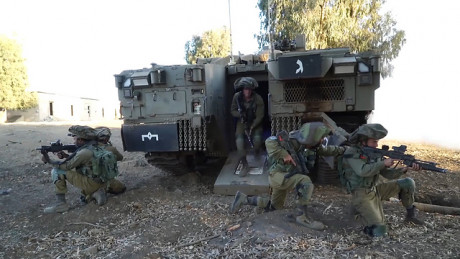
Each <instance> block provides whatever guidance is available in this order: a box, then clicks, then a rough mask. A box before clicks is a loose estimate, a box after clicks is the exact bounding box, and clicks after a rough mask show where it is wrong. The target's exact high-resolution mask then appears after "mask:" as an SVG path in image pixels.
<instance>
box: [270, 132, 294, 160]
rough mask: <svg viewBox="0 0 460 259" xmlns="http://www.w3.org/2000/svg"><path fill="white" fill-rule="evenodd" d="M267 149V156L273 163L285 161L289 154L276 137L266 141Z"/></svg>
mask: <svg viewBox="0 0 460 259" xmlns="http://www.w3.org/2000/svg"><path fill="white" fill-rule="evenodd" d="M265 147H266V148H267V154H268V156H269V157H271V158H272V159H273V161H278V160H280V159H281V160H283V159H284V158H285V157H286V156H287V155H289V153H288V152H287V151H286V150H285V149H284V148H283V147H282V146H281V145H280V143H279V142H278V140H277V139H276V137H275V136H271V137H269V138H268V139H267V140H265Z"/></svg>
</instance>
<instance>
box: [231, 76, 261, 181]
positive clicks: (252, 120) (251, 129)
mask: <svg viewBox="0 0 460 259" xmlns="http://www.w3.org/2000/svg"><path fill="white" fill-rule="evenodd" d="M234 86H235V89H239V88H243V90H241V91H240V92H237V93H235V95H233V100H232V106H231V113H232V116H233V117H235V118H237V119H238V122H237V124H236V132H235V139H236V149H237V151H238V155H239V157H240V159H241V161H242V163H243V170H242V172H241V173H240V176H245V175H246V174H247V172H248V162H247V159H246V149H245V146H244V142H245V141H244V139H245V138H252V140H253V143H254V151H255V154H256V155H259V153H260V148H261V146H262V134H263V128H262V120H263V117H264V113H265V106H264V101H263V99H262V97H261V96H260V95H259V94H257V93H256V92H255V91H254V89H256V88H257V87H258V83H257V81H256V80H255V79H254V78H252V77H240V78H238V79H237V80H236V81H235V83H234Z"/></svg>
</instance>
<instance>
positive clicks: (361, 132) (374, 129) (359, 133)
mask: <svg viewBox="0 0 460 259" xmlns="http://www.w3.org/2000/svg"><path fill="white" fill-rule="evenodd" d="M387 134H388V131H387V130H386V129H385V128H384V127H383V126H382V125H381V124H378V123H371V124H364V125H361V126H359V128H358V129H356V130H355V131H353V133H351V136H350V140H349V141H350V142H351V143H358V142H359V141H361V140H366V139H369V138H373V139H382V138H384V137H385V136H386V135H387Z"/></svg>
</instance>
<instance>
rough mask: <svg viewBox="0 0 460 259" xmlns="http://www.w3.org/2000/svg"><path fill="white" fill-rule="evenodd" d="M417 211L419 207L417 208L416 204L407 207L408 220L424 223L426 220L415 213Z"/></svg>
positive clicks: (414, 222)
mask: <svg viewBox="0 0 460 259" xmlns="http://www.w3.org/2000/svg"><path fill="white" fill-rule="evenodd" d="M416 212H417V209H416V208H415V206H412V208H410V209H407V214H406V222H410V223H413V224H415V225H424V224H425V222H423V221H422V220H420V219H418V218H417V217H416V215H415V214H416Z"/></svg>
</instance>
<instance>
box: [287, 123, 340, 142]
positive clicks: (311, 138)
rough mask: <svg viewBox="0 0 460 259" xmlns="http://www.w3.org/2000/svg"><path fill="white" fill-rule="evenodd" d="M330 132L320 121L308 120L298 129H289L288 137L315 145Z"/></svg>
mask: <svg viewBox="0 0 460 259" xmlns="http://www.w3.org/2000/svg"><path fill="white" fill-rule="evenodd" d="M330 132H331V129H329V128H328V127H327V126H326V125H325V124H324V123H322V122H309V123H305V124H303V125H302V127H300V129H299V130H295V131H291V132H290V133H289V138H293V139H296V140H297V142H299V143H300V144H302V145H307V146H316V145H317V144H319V143H320V141H321V140H322V139H323V138H324V137H326V136H327V135H329V133H330Z"/></svg>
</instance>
